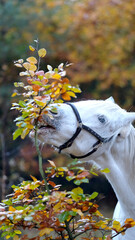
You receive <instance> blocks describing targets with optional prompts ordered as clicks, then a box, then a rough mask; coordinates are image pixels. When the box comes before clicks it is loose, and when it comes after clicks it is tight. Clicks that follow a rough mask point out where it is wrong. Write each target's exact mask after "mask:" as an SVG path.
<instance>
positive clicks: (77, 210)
mask: <svg viewBox="0 0 135 240" xmlns="http://www.w3.org/2000/svg"><path fill="white" fill-rule="evenodd" d="M72 211H73V212H76V213H78V214H79V215H80V216H81V217H83V216H84V215H83V213H82V211H81V210H80V209H76V208H72Z"/></svg>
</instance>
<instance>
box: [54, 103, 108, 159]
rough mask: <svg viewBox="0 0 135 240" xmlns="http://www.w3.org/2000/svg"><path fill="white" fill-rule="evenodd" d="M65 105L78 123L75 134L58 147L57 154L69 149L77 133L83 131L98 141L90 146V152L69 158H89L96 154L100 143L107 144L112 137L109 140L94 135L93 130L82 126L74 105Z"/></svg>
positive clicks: (96, 134)
mask: <svg viewBox="0 0 135 240" xmlns="http://www.w3.org/2000/svg"><path fill="white" fill-rule="evenodd" d="M66 104H68V105H69V106H70V107H71V108H72V110H73V112H74V114H75V116H76V119H77V122H78V127H77V129H76V131H75V133H74V134H73V136H72V137H71V138H70V139H69V140H68V141H66V142H65V143H64V144H62V145H61V146H59V147H58V149H59V153H61V151H62V150H63V149H65V148H69V147H71V145H72V144H73V142H74V140H75V139H76V138H77V136H78V135H79V133H80V132H81V131H82V130H83V129H84V130H85V131H87V132H89V133H90V134H92V135H93V136H94V137H96V138H97V139H98V141H97V142H96V143H94V144H93V145H92V148H93V149H92V150H91V151H90V152H88V153H86V154H85V155H83V156H75V155H73V154H70V156H71V157H72V158H85V157H88V156H90V155H91V154H92V153H94V152H96V151H97V149H98V147H99V146H100V145H101V144H102V143H107V142H109V141H110V140H111V139H112V137H113V136H112V137H110V138H102V137H101V136H100V135H99V134H98V133H96V132H95V131H94V130H92V129H91V128H90V127H88V126H86V125H84V124H83V123H82V120H81V117H80V114H79V112H78V110H77V108H76V107H75V105H74V104H73V103H66Z"/></svg>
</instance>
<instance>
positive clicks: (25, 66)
mask: <svg viewBox="0 0 135 240" xmlns="http://www.w3.org/2000/svg"><path fill="white" fill-rule="evenodd" d="M23 66H24V68H25V69H26V70H29V69H30V63H28V62H25V63H24V64H23Z"/></svg>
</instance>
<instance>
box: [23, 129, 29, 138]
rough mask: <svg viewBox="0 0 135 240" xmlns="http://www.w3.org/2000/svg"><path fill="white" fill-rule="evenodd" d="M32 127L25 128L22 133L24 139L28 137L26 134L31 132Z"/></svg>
mask: <svg viewBox="0 0 135 240" xmlns="http://www.w3.org/2000/svg"><path fill="white" fill-rule="evenodd" d="M29 131H30V129H28V128H24V130H23V132H22V134H21V138H22V139H24V138H25V137H26V135H27V134H28V133H29Z"/></svg>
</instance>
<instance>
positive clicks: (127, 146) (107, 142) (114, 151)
mask: <svg viewBox="0 0 135 240" xmlns="http://www.w3.org/2000/svg"><path fill="white" fill-rule="evenodd" d="M56 107H57V114H56V113H55V114H53V113H52V114H53V119H52V118H49V117H48V116H47V115H44V116H43V121H42V123H41V126H40V129H39V130H38V138H39V140H40V141H42V142H44V143H46V142H47V143H49V144H51V145H53V146H55V148H58V150H59V152H61V151H62V152H65V153H68V154H70V155H71V157H78V158H82V160H83V161H91V160H92V161H93V162H94V163H96V164H97V165H98V166H99V167H100V168H101V169H104V168H109V169H110V173H107V174H105V175H106V178H107V179H108V181H109V182H110V183H111V185H112V187H113V189H114V191H115V193H116V196H117V198H118V203H117V205H116V208H115V211H114V216H113V218H114V219H116V220H118V221H120V222H121V223H124V221H125V220H126V218H133V219H135V147H134V143H135V129H134V127H133V126H132V122H133V121H134V120H135V113H133V112H126V111H125V110H124V109H122V108H120V107H119V106H118V105H117V104H115V103H114V101H113V98H112V97H111V98H109V99H107V100H105V101H104V100H88V101H80V102H76V103H74V104H70V105H69V104H61V105H56ZM31 136H32V133H31ZM115 239H117V240H135V227H133V228H130V229H128V230H127V231H126V234H125V235H124V236H122V235H121V234H120V235H118V236H117V237H116V238H115Z"/></svg>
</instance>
